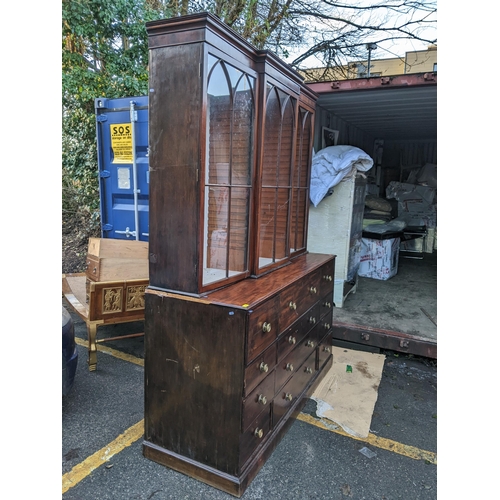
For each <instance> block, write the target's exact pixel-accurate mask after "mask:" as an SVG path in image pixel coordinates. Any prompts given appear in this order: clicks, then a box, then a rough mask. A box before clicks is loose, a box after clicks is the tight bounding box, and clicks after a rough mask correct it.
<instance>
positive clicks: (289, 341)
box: [278, 304, 320, 361]
mask: <svg viewBox="0 0 500 500" xmlns="http://www.w3.org/2000/svg"><path fill="white" fill-rule="evenodd" d="M319 311H320V305H319V304H316V305H314V306H313V307H311V309H309V310H308V311H307V312H306V313H305V314H304V315H302V316H301V317H300V318H299V319H298V320H297V321H296V322H295V323H294V324H293V325H292V326H290V327H289V328H288V329H287V330H285V332H283V334H282V335H281V337H280V338H279V339H278V361H279V360H281V359H282V358H283V356H285V355H287V354H288V353H289V352H290V351H291V350H292V349H293V348H294V347H295V345H296V344H298V343H300V342H301V341H302V339H303V338H304V336H305V335H306V334H307V332H308V331H309V330H311V329H312V328H314V326H315V325H316V323H317V322H318V321H319V320H320V313H319Z"/></svg>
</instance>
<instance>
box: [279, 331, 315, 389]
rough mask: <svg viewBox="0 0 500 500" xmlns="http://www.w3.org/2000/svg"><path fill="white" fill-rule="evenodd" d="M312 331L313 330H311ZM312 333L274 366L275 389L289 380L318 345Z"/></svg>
mask: <svg viewBox="0 0 500 500" xmlns="http://www.w3.org/2000/svg"><path fill="white" fill-rule="evenodd" d="M313 331H314V330H313ZM311 333H312V332H309V333H308V334H307V335H306V336H305V337H304V338H303V339H302V341H300V342H299V343H298V344H297V345H296V346H295V348H294V349H293V351H291V352H290V353H289V354H288V355H287V356H285V357H284V358H283V360H281V361H280V362H279V363H278V364H277V365H276V388H277V389H278V388H279V387H281V386H282V385H283V384H284V383H285V382H286V381H287V379H289V378H290V377H291V376H292V375H293V374H294V373H295V372H296V371H297V369H298V368H299V367H300V366H301V365H302V363H303V362H304V360H305V359H307V358H308V357H309V355H310V354H311V352H314V351H315V350H316V346H317V345H318V343H317V341H316V339H315V338H314V337H312V335H311Z"/></svg>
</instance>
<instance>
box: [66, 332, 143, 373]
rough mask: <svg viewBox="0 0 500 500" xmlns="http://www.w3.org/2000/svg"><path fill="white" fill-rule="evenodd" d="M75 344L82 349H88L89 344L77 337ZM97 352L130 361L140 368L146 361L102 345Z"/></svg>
mask: <svg viewBox="0 0 500 500" xmlns="http://www.w3.org/2000/svg"><path fill="white" fill-rule="evenodd" d="M75 342H76V343H77V344H78V345H81V346H82V347H88V343H87V342H86V341H85V340H82V339H79V338H77V337H75ZM97 350H98V351H99V352H104V353H105V354H111V356H114V357H115V358H119V359H121V360H123V361H128V362H130V363H134V364H136V365H139V366H144V360H143V359H141V358H137V357H136V356H132V355H131V354H125V353H124V352H120V351H117V350H116V349H111V347H106V346H103V345H101V344H98V345H97Z"/></svg>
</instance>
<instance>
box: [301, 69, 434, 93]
mask: <svg viewBox="0 0 500 500" xmlns="http://www.w3.org/2000/svg"><path fill="white" fill-rule="evenodd" d="M421 85H437V73H415V74H411V75H398V76H382V77H380V76H379V77H371V78H356V79H354V80H335V81H329V82H317V83H308V84H307V86H308V87H309V88H310V89H311V90H312V91H314V92H316V93H317V94H324V93H331V92H345V91H353V90H370V89H381V88H387V87H389V88H397V87H415V86H421Z"/></svg>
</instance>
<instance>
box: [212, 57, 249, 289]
mask: <svg viewBox="0 0 500 500" xmlns="http://www.w3.org/2000/svg"><path fill="white" fill-rule="evenodd" d="M254 95H255V78H254V77H253V76H251V75H249V74H248V73H246V72H244V71H242V70H241V69H238V68H237V67H235V66H234V65H231V64H229V63H228V62H227V61H224V60H223V59H221V58H219V57H216V56H215V55H213V54H208V82H207V111H206V158H205V188H204V213H205V223H204V245H203V282H202V285H203V286H204V287H210V285H211V284H212V283H217V282H220V281H221V280H227V279H228V278H232V277H235V276H238V275H241V274H247V273H248V272H249V233H250V229H249V228H250V208H251V196H252V172H253V150H254V148H253V135H254V121H255V96H254ZM219 286H220V283H219Z"/></svg>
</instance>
